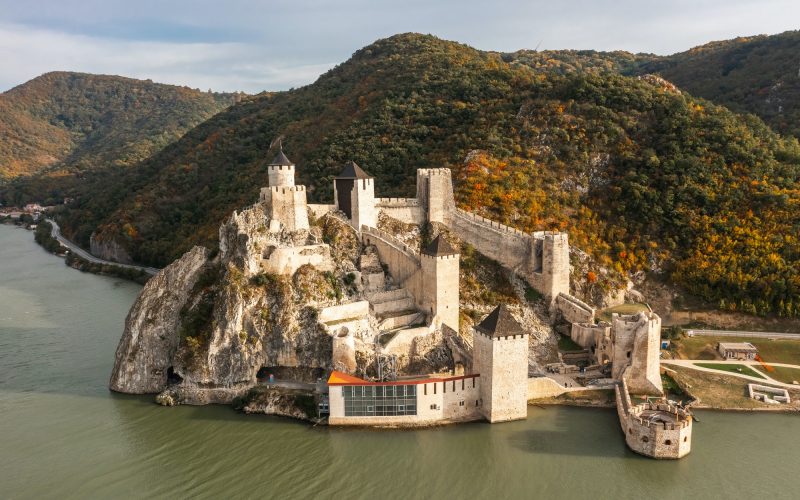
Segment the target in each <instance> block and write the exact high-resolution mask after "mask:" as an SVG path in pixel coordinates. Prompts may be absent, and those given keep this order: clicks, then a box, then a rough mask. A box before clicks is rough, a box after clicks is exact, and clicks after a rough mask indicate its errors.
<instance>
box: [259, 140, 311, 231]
mask: <svg viewBox="0 0 800 500" xmlns="http://www.w3.org/2000/svg"><path fill="white" fill-rule="evenodd" d="M267 173H268V175H269V187H265V188H261V196H260V197H259V201H260V202H261V203H263V204H264V208H265V211H266V212H267V215H269V219H270V220H269V230H270V231H271V232H278V231H281V230H284V229H285V230H287V231H299V230H307V229H308V228H309V225H308V204H307V201H306V187H305V186H295V185H294V163H292V161H291V160H289V158H287V157H286V155H285V154H284V153H283V148H281V150H280V151H279V152H278V155H277V156H276V157H275V159H274V160H272V162H270V164H269V165H267Z"/></svg>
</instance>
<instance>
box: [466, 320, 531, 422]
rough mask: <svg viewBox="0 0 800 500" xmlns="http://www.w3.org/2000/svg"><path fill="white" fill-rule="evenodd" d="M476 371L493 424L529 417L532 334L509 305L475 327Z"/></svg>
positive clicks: (484, 410)
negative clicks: (530, 339)
mask: <svg viewBox="0 0 800 500" xmlns="http://www.w3.org/2000/svg"><path fill="white" fill-rule="evenodd" d="M472 345H473V353H472V356H473V359H472V367H473V371H474V372H475V373H478V374H480V380H481V381H480V384H481V386H480V388H481V390H480V394H481V400H482V407H481V410H482V412H483V415H484V417H486V420H488V421H489V422H503V421H506V420H519V419H524V418H526V417H527V416H528V332H527V331H525V329H524V328H523V327H522V325H520V324H519V322H518V321H517V320H516V319H515V318H514V316H513V314H511V310H510V309H509V308H508V306H507V305H505V304H500V305H499V306H497V307H496V308H495V310H494V311H492V312H491V313H490V314H489V315H488V316H486V318H484V320H483V321H481V322H480V324H478V325H477V326H475V331H474V334H473V336H472Z"/></svg>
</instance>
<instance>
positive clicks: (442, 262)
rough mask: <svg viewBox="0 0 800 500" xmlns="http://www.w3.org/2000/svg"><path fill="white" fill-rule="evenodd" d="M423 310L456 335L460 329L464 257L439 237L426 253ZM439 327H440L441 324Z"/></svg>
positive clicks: (427, 248) (424, 258) (423, 262)
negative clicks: (460, 289) (461, 276)
mask: <svg viewBox="0 0 800 500" xmlns="http://www.w3.org/2000/svg"><path fill="white" fill-rule="evenodd" d="M420 260H421V261H422V308H423V310H424V311H425V312H427V313H430V314H431V316H432V317H435V318H438V321H439V322H440V323H441V324H444V325H447V326H449V327H450V328H452V329H453V330H455V331H456V332H458V327H459V316H458V308H459V302H458V301H459V294H458V288H459V275H458V272H459V263H460V260H461V255H460V254H459V253H458V251H456V250H455V249H454V248H453V247H452V246H451V245H450V243H448V242H447V240H446V239H444V238H443V237H442V235H439V236H437V237H436V239H435V240H433V242H432V243H431V244H430V245H428V246H427V247H426V248H425V249H424V250H422V255H421V256H420ZM437 326H438V325H437Z"/></svg>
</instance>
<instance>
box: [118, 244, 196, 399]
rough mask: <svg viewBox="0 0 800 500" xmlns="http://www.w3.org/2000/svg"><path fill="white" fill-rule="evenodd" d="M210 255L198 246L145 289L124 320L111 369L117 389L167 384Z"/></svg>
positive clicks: (159, 387)
mask: <svg viewBox="0 0 800 500" xmlns="http://www.w3.org/2000/svg"><path fill="white" fill-rule="evenodd" d="M207 253H208V251H207V250H206V249H205V248H202V247H194V248H193V249H192V250H190V251H189V252H187V253H186V254H184V255H183V257H181V258H180V259H178V260H176V261H175V262H173V263H172V264H170V265H169V266H167V267H166V268H165V269H163V270H162V271H161V272H159V273H158V274H157V275H155V276H154V277H153V278H151V279H150V281H148V282H147V284H146V285H145V286H144V288H142V291H141V292H140V293H139V297H138V298H137V299H136V302H135V303H134V304H133V307H132V308H131V310H130V312H129V313H128V317H127V318H126V319H125V331H124V333H123V334H122V338H121V339H120V342H119V346H118V347H117V352H116V356H115V358H114V369H113V371H112V373H111V382H110V384H109V387H110V388H111V389H112V390H114V391H119V392H127V393H132V394H144V393H153V392H159V391H161V390H163V389H164V388H165V387H166V385H167V372H168V370H169V368H170V367H171V366H172V365H173V357H174V355H175V352H176V350H177V348H178V342H179V336H178V330H179V327H180V322H181V317H180V312H181V310H182V309H183V307H184V305H185V304H186V303H187V301H188V300H189V299H190V293H191V291H192V289H193V287H194V285H195V282H196V281H197V279H198V277H199V276H200V274H201V272H202V270H203V268H204V267H205V266H206V264H207V262H208V259H207Z"/></svg>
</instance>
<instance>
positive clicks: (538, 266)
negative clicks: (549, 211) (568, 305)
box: [529, 231, 569, 301]
mask: <svg viewBox="0 0 800 500" xmlns="http://www.w3.org/2000/svg"><path fill="white" fill-rule="evenodd" d="M531 243H532V245H533V248H532V250H531V260H530V263H529V268H530V271H531V272H532V276H533V278H534V280H535V281H538V282H539V283H541V288H538V287H537V290H539V291H540V292H542V293H543V294H544V295H546V296H547V297H548V298H549V299H550V300H551V301H552V300H555V299H556V297H558V294H559V293H565V294H567V295H569V236H568V235H567V233H558V232H550V231H547V232H542V233H534V235H533V238H532V239H531ZM537 275H538V276H537Z"/></svg>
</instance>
